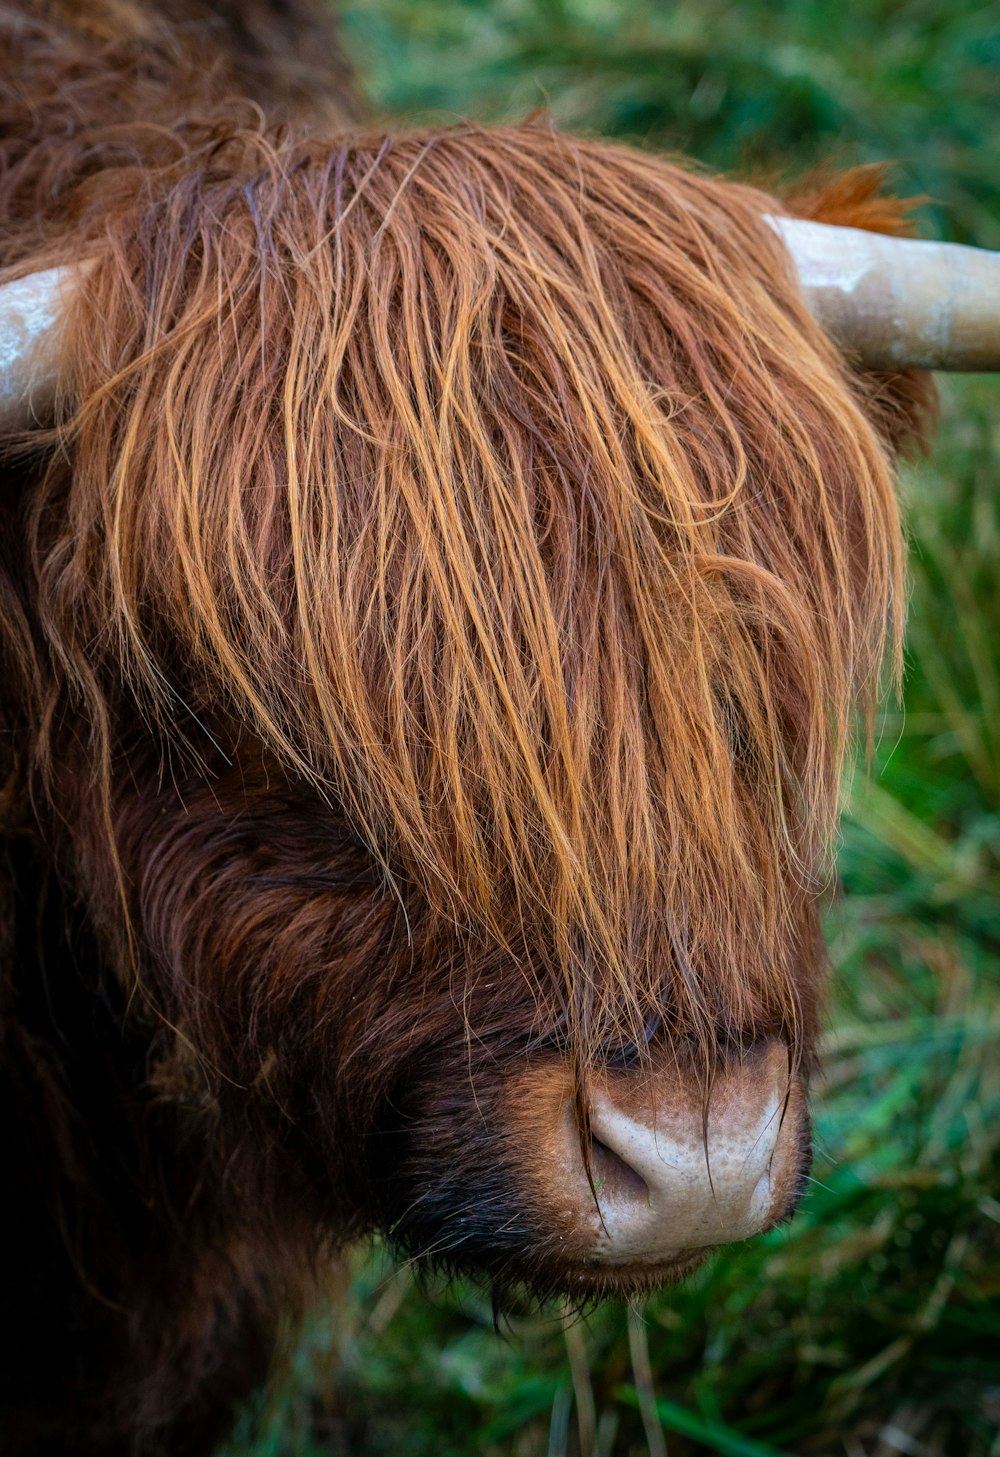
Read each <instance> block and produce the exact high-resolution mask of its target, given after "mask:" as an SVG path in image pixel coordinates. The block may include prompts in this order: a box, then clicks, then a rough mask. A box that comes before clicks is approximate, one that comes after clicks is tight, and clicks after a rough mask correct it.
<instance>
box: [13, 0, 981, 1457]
mask: <svg viewBox="0 0 1000 1457" xmlns="http://www.w3.org/2000/svg"><path fill="white" fill-rule="evenodd" d="M300 12H301V13H300ZM327 24H328V22H327V21H326V20H325V18H324V16H323V12H322V9H320V8H316V9H313V8H312V7H311V6H310V5H308V4H307V3H306V0H297V3H289V4H288V5H287V7H286V6H285V5H282V4H281V3H280V0H274V3H273V5H270V4H269V3H268V0H258V4H257V5H256V6H251V7H249V8H248V7H243V8H242V10H241V9H240V7H238V6H232V7H230V9H229V10H227V9H226V8H225V7H217V8H216V10H215V11H214V12H213V16H211V17H208V18H205V17H204V16H202V15H201V14H200V10H199V7H198V6H197V4H195V3H193V0H192V3H190V4H188V5H184V6H177V7H176V13H175V15H174V17H173V19H172V20H171V21H170V22H169V23H168V22H167V21H166V20H164V19H162V18H160V16H159V15H156V16H153V17H152V18H151V17H150V16H149V15H148V14H146V13H145V12H144V11H143V9H142V7H132V6H130V5H129V4H128V3H126V0H121V3H114V0H107V3H106V4H105V5H103V6H102V5H91V6H84V5H82V4H80V5H79V7H78V8H77V7H75V6H74V5H73V4H72V3H71V0H67V3H66V4H64V5H60V4H57V3H55V0H53V3H51V4H46V3H43V0H37V3H28V4H26V5H24V6H22V7H21V8H19V9H18V10H17V11H16V12H12V11H11V10H9V9H5V10H4V11H3V12H2V13H0V29H2V33H3V81H2V93H0V147H2V168H0V218H2V229H0V237H2V241H0V265H2V266H3V267H4V269H5V270H6V271H5V272H4V273H3V274H2V275H0V283H2V285H3V287H2V289H0V337H2V336H3V334H4V330H5V329H6V330H7V333H8V336H9V338H10V339H14V324H15V323H16V320H17V318H18V317H20V318H21V323H22V325H23V331H22V338H21V339H20V342H18V341H17V340H14V343H13V344H11V345H10V346H9V348H8V360H7V364H8V367H7V373H6V375H5V376H4V379H5V384H4V386H3V388H4V390H5V391H6V393H5V394H3V398H2V400H0V408H2V409H3V419H4V429H3V456H2V459H3V477H4V479H3V490H2V493H0V513H2V527H0V663H2V674H3V678H2V682H3V695H2V702H0V715H2V718H0V722H2V728H3V733H2V737H0V786H2V788H0V834H2V846H3V858H2V862H0V995H2V1001H0V1011H2V1038H3V1042H2V1056H0V1083H2V1104H0V1106H2V1110H3V1111H2V1118H3V1120H4V1123H3V1127H4V1135H5V1141H4V1157H5V1162H6V1165H7V1168H8V1171H9V1172H8V1180H9V1185H8V1194H7V1197H6V1198H5V1200H4V1203H3V1239H2V1251H3V1260H4V1271H5V1273H4V1277H3V1292H4V1302H5V1306H4V1317H3V1331H4V1340H5V1351H4V1356H3V1360H2V1362H0V1385H2V1387H3V1396H4V1401H5V1407H6V1412H7V1421H8V1429H9V1438H8V1441H9V1446H8V1448H7V1449H6V1450H11V1451H16V1452H46V1451H51V1452H57V1451H58V1452H62V1451H65V1450H67V1449H68V1448H72V1450H74V1451H79V1452H89V1453H102V1454H111V1453H125V1452H127V1451H139V1452H143V1453H159V1452H170V1453H197V1452H208V1451H210V1450H211V1448H212V1446H213V1444H214V1443H215V1442H216V1441H217V1440H218V1439H219V1436H220V1434H221V1433H222V1432H223V1431H224V1430H225V1427H226V1424H227V1423H228V1421H229V1420H230V1419H231V1415H232V1412H233V1409H234V1406H235V1404H236V1403H237V1402H238V1401H239V1400H240V1399H241V1398H242V1397H244V1396H245V1395H246V1393H247V1392H248V1391H249V1390H250V1389H251V1388H252V1386H253V1385H254V1383H256V1382H258V1381H259V1380H260V1379H261V1378H262V1377H263V1376H264V1375H265V1373H266V1371H267V1368H268V1363H269V1361H270V1359H271V1356H272V1353H273V1350H274V1348H275V1344H276V1342H277V1338H278V1333H279V1331H280V1330H281V1329H283V1328H284V1326H285V1325H286V1324H287V1323H288V1321H289V1314H290V1313H294V1311H296V1310H297V1309H301V1308H302V1306H303V1304H304V1303H305V1302H306V1301H307V1300H308V1299H309V1298H311V1292H312V1289H313V1282H314V1281H315V1280H319V1279H321V1278H322V1272H323V1271H324V1270H325V1269H326V1268H328V1266H329V1262H330V1260H331V1257H332V1256H333V1255H335V1253H336V1252H337V1250H339V1249H340V1248H341V1247H343V1246H344V1244H345V1243H346V1242H348V1241H350V1240H353V1239H355V1238H356V1237H358V1236H360V1235H363V1234H364V1233H365V1232H367V1231H372V1230H376V1229H378V1230H382V1231H383V1232H385V1233H386V1234H387V1235H388V1237H389V1239H390V1240H391V1242H392V1243H393V1245H394V1246H395V1247H396V1248H397V1249H398V1250H400V1251H403V1252H405V1253H406V1254H408V1255H412V1256H419V1257H420V1258H421V1259H422V1260H423V1261H425V1262H428V1263H436V1264H438V1265H440V1266H443V1267H445V1268H447V1269H458V1270H462V1271H469V1272H471V1273H474V1274H476V1275H478V1276H479V1277H481V1278H483V1279H484V1280H486V1281H487V1282H490V1283H491V1284H492V1285H493V1287H494V1289H495V1291H496V1292H497V1298H498V1300H501V1301H502V1300H504V1299H505V1298H506V1296H507V1294H508V1292H510V1291H511V1290H514V1289H522V1288H526V1289H528V1290H529V1291H531V1292H533V1293H534V1294H536V1295H538V1296H541V1297H544V1296H545V1295H547V1294H549V1293H556V1292H561V1293H565V1294H568V1295H569V1296H570V1297H572V1298H573V1299H576V1300H580V1299H586V1298H590V1297H596V1296H600V1295H603V1294H605V1293H615V1292H623V1293H628V1292H635V1291H640V1290H643V1289H645V1288H647V1287H651V1286H653V1285H656V1284H660V1283H663V1282H665V1281H669V1280H672V1279H675V1278H679V1277H680V1276H682V1275H683V1274H684V1273H685V1272H686V1271H688V1270H689V1269H691V1268H692V1267H693V1266H694V1265H695V1264H696V1263H698V1261H700V1260H701V1259H702V1258H703V1257H704V1256H705V1254H706V1252H707V1251H708V1249H709V1248H710V1247H712V1246H713V1245H717V1244H719V1243H721V1242H723V1241H726V1240H731V1239H739V1238H743V1237H745V1236H748V1235H751V1234H753V1233H755V1232H756V1231H758V1230H761V1229H764V1228H767V1227H770V1226H772V1225H773V1224H775V1223H776V1222H778V1221H780V1220H782V1219H784V1218H786V1217H787V1216H788V1215H789V1214H790V1213H791V1211H792V1210H793V1208H794V1206H795V1203H796V1200H797V1199H798V1197H799V1193H800V1190H801V1187H802V1181H803V1178H804V1175H805V1171H806V1167H807V1163H808V1145H809V1138H808V1120H807V1112H806V1082H807V1078H808V1075H809V1071H810V1067H811V1064H812V1057H813V1052H812V1049H813V1044H814V1039H815V1032H816V1026H817V1015H818V1013H817V1006H818V1000H819V996H820V992H821V982H822V975H823V952H822V945H821V939H820V932H819V927H818V913H817V894H818V892H819V891H820V889H821V888H822V885H823V883H824V878H825V876H826V875H827V855H828V847H829V844H830V840H831V835H832V831H833V828H834V824H835V817H836V812H837V798H838V783H839V780H840V774H841V767H842V764H843V761H844V757H845V754H846V753H847V752H848V750H849V748H850V744H851V739H852V724H853V722H854V717H855V715H857V714H860V716H861V718H862V719H863V717H864V715H865V714H866V713H869V712H870V710H871V707H872V704H873V702H874V697H875V693H876V689H877V685H878V681H879V675H880V670H881V665H882V663H883V659H884V657H885V655H886V647H887V644H888V645H889V662H890V671H891V665H892V664H893V663H894V664H895V665H896V666H897V667H898V661H899V627H900V614H901V610H902V602H903V565H902V558H903V550H902V538H901V533H900V525H899V519H898V515H897V507H896V502H895V497H894V490H893V474H894V463H895V457H896V453H897V451H898V449H899V447H900V446H901V444H903V443H905V441H906V440H908V439H912V438H914V437H916V436H918V435H919V434H920V432H921V430H922V429H923V426H924V421H925V419H926V414H927V408H928V404H929V398H930V396H929V390H928V388H927V384H926V380H927V376H926V375H921V374H918V373H915V372H913V371H910V370H907V369H903V368H894V369H891V370H886V369H882V370H881V371H876V370H874V369H873V368H872V367H871V361H872V360H874V361H875V362H876V363H882V364H886V363H889V364H891V363H892V358H891V349H892V348H893V347H894V344H893V340H892V339H889V340H888V342H887V343H884V346H879V347H884V348H885V349H886V350H888V351H889V354H888V355H887V357H886V359H883V360H879V358H878V354H877V349H876V350H875V351H874V352H871V351H869V353H868V354H867V355H865V356H864V359H862V360H859V359H858V358H857V356H855V362H854V364H853V365H852V364H849V363H846V362H845V360H844V358H843V357H842V356H841V353H840V352H838V349H837V347H836V345H835V344H834V343H833V342H832V340H831V338H830V337H829V335H828V333H827V332H826V331H825V330H824V329H823V327H821V325H820V324H819V323H818V322H817V321H816V320H815V319H814V317H813V316H812V314H811V313H810V310H809V308H808V307H807V304H806V301H805V299H804V296H803V293H802V289H801V287H800V284H799V282H798V279H797V277H796V272H795V268H794V267H793V264H792V260H791V257H790V254H789V251H788V249H787V247H786V246H785V242H784V241H783V238H782V235H781V232H780V229H781V227H782V226H784V227H786V230H787V223H782V222H781V221H780V220H781V219H787V218H788V217H790V216H791V215H792V214H793V213H797V214H798V216H800V217H804V218H807V219H813V220H818V221H819V222H822V223H826V224H848V225H851V226H853V227H861V228H869V227H871V228H875V229H881V230H883V231H888V232H899V231H902V230H903V229H904V225H903V224H902V223H901V221H900V217H901V210H900V208H899V206H898V205H897V204H894V203H891V202H886V201H884V200H880V199H879V198H878V197H877V196H876V194H875V188H874V182H873V179H872V177H871V176H870V175H869V174H852V175H850V176H848V177H846V178H841V179H836V180H834V181H833V182H832V183H830V184H829V185H828V186H827V187H826V188H825V189H824V190H823V191H822V192H820V193H817V194H815V195H813V196H802V197H800V198H799V199H798V201H797V202H796V203H789V202H788V201H787V200H786V201H785V202H780V201H778V200H776V199H775V198H774V197H771V196H767V195H765V194H763V193H760V192H758V191H755V190H753V189H752V188H749V187H744V186H739V185H736V184H734V183H730V182H723V181H719V180H715V179H713V178H710V177H706V176H704V175H701V174H699V173H696V172H692V171H689V170H685V169H683V168H682V167H680V166H677V165H675V164H672V163H667V162H665V161H663V160H662V159H660V158H658V157H654V156H648V155H644V154H642V153H640V152H637V151H633V150H630V149H628V148H625V147H622V146H616V145H612V144H610V143H606V142H598V141H586V140H580V139H578V138H574V137H571V136H566V135H562V134H560V133H559V132H558V131H557V130H555V129H554V128H553V127H552V126H551V125H550V124H549V123H548V122H547V121H544V120H541V121H536V122H533V123H530V124H525V125H521V126H513V127H507V128H492V129H491V128H484V127H477V126H474V125H463V126H456V127H452V128H444V129H425V130H410V131H407V130H400V131H396V132H390V133H386V132H384V131H381V130H378V129H370V130H366V129H364V128H362V127H361V126H360V125H359V124H358V122H357V120H356V115H355V107H354V105H353V102H352V101H351V99H350V95H349V87H348V83H347V80H346V72H345V71H344V69H343V67H342V65H341V63H340V61H339V59H338V55H339V53H338V51H337V48H336V38H335V36H334V35H332V34H330V33H328V32H327V30H326V29H325V27H326V26H327ZM297 26H298V27H300V28H299V29H297V28H296V27H297ZM303 37H304V38H303ZM324 37H327V38H326V39H325V40H324V39H323V38H324ZM769 219H772V220H773V219H778V220H779V221H778V222H777V225H775V224H774V223H773V222H772V221H769ZM785 236H788V234H787V231H786V234H785ZM817 236H818V235H817ZM822 236H823V237H827V236H829V235H828V234H826V233H824V234H823V235H822ZM909 246H914V247H916V246H918V245H909ZM50 270H58V271H57V272H55V273H53V272H50ZM25 280H27V281H28V282H27V284H25ZM40 280H41V281H42V282H41V283H40V282H39V281H40ZM43 283H44V286H45V287H46V288H48V289H49V292H48V293H47V294H46V298H47V299H48V305H47V306H46V308H47V312H46V309H42V310H41V311H40V315H39V316H41V315H45V317H46V318H48V317H49V315H51V317H52V318H53V319H57V326H56V325H53V326H52V327H51V328H48V329H47V330H43V331H42V332H41V333H39V332H38V331H37V330H36V331H35V332H34V333H32V331H31V329H30V328H29V324H30V319H28V312H30V311H28V312H26V311H25V308H24V306H23V299H24V297H25V294H24V289H25V287H27V288H28V289H37V288H39V287H42V284H43ZM50 285H51V287H50ZM817 289H818V290H819V291H822V280H820V283H819V284H817ZM18 290H21V292H20V293H19V292H18ZM18 299H20V300H21V301H22V303H21V304H20V305H18V303H17V300H18ZM18 307H20V308H21V314H20V315H18V313H17V310H18ZM876 312H877V310H876ZM3 320H6V323H4V322H2V321H3ZM26 320H27V322H25V321H26ZM948 347H949V348H951V347H952V345H951V344H949V346H948ZM955 347H959V346H955ZM959 352H960V349H959ZM918 354H919V351H917V353H913V352H912V351H911V353H910V356H909V357H910V359H913V360H915V361H916V362H918V363H928V362H930V363H933V362H936V360H935V359H933V358H932V359H930V360H927V359H924V358H922V357H918ZM865 360H867V362H865ZM25 371H27V372H25ZM0 393H2V391H0Z"/></svg>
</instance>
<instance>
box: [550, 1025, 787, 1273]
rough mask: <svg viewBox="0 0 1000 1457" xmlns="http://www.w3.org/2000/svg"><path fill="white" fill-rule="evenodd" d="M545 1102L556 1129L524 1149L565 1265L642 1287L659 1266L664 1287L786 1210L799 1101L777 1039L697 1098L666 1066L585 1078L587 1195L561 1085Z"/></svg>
mask: <svg viewBox="0 0 1000 1457" xmlns="http://www.w3.org/2000/svg"><path fill="white" fill-rule="evenodd" d="M538 1090H539V1088H538V1085H537V1084H536V1091H538ZM526 1092H527V1088H525V1093H526ZM545 1101H546V1102H547V1103H548V1108H549V1115H548V1118H553V1120H554V1122H555V1125H556V1126H555V1127H554V1128H553V1126H552V1123H549V1128H548V1129H547V1130H546V1133H547V1137H546V1136H544V1135H543V1138H542V1140H541V1142H542V1144H543V1145H547V1147H546V1148H545V1149H544V1152H543V1149H542V1148H541V1147H537V1145H536V1147H537V1153H538V1154H539V1155H541V1157H535V1158H533V1159H532V1160H531V1163H532V1168H533V1170H534V1171H535V1177H536V1180H537V1183H536V1198H537V1197H538V1196H539V1195H540V1196H541V1199H542V1201H543V1203H544V1204H545V1205H546V1206H547V1207H548V1209H549V1211H550V1213H551V1216H552V1218H553V1221H554V1222H555V1223H557V1224H558V1227H559V1229H560V1240H561V1244H562V1251H563V1255H564V1258H566V1259H567V1260H568V1261H570V1262H571V1263H572V1264H574V1265H577V1266H583V1267H590V1268H594V1267H595V1266H596V1267H599V1268H601V1267H604V1268H608V1270H609V1275H610V1273H611V1270H612V1268H613V1267H619V1268H621V1269H622V1270H623V1273H624V1269H623V1267H626V1266H627V1267H630V1269H631V1270H632V1271H637V1272H638V1271H645V1272H646V1273H647V1274H648V1275H649V1277H650V1278H656V1273H657V1268H658V1267H659V1268H660V1269H661V1270H662V1271H663V1274H664V1276H666V1275H667V1274H669V1273H670V1268H669V1267H670V1265H671V1264H672V1263H673V1264H678V1263H680V1264H684V1263H688V1264H690V1262H691V1258H692V1256H694V1255H696V1254H697V1252H698V1251H703V1250H705V1249H707V1248H709V1247H710V1246H713V1245H719V1244H726V1243H729V1242H731V1241H733V1240H741V1239H747V1238H748V1237H749V1236H750V1235H753V1234H757V1233H759V1232H760V1231H761V1230H763V1229H766V1228H767V1227H769V1226H770V1225H772V1224H774V1223H776V1222H777V1221H778V1220H779V1219H780V1218H781V1217H782V1216H783V1215H784V1214H786V1213H787V1212H788V1210H789V1209H790V1208H791V1207H792V1205H793V1204H794V1202H795V1198H796V1194H797V1190H798V1186H799V1183H800V1178H801V1173H802V1170H803V1164H804V1162H805V1156H806V1144H807V1138H806V1116H805V1098H804V1095H803V1092H802V1088H801V1084H800V1082H799V1079H798V1078H797V1077H796V1076H793V1075H791V1074H790V1072H789V1060H788V1051H787V1048H786V1047H785V1046H784V1044H783V1043H781V1042H779V1041H777V1040H772V1041H768V1042H765V1043H763V1044H759V1045H757V1046H756V1047H755V1048H754V1049H753V1050H752V1051H751V1052H750V1053H749V1054H747V1055H746V1056H745V1057H744V1058H743V1059H742V1060H738V1061H736V1062H734V1063H733V1064H732V1065H731V1066H729V1067H727V1068H725V1069H723V1070H720V1071H718V1072H717V1073H716V1075H715V1077H714V1079H713V1081H712V1084H711V1089H710V1092H709V1094H708V1095H707V1099H706V1093H705V1089H704V1085H703V1083H702V1081H701V1079H700V1078H699V1077H697V1076H695V1075H694V1074H687V1075H685V1074H684V1073H683V1072H682V1070H681V1069H680V1068H679V1067H678V1066H677V1065H676V1064H675V1062H674V1061H673V1059H672V1058H668V1059H666V1060H665V1061H664V1063H663V1065H662V1066H660V1067H659V1068H654V1069H652V1070H651V1071H648V1072H646V1073H645V1074H640V1073H629V1072H621V1073H618V1072H612V1071H608V1072H605V1073H603V1074H601V1075H600V1076H599V1077H595V1078H594V1080H593V1083H592V1085H591V1087H590V1089H589V1115H590V1133H591V1149H590V1173H591V1176H592V1181H593V1187H591V1180H590V1179H588V1177H587V1172H586V1169H585V1166H584V1161H583V1157H582V1155H581V1149H580V1136H579V1131H578V1129H577V1126H576V1120H575V1117H574V1114H573V1107H572V1097H571V1095H570V1094H569V1093H568V1091H567V1089H566V1085H565V1084H563V1095H562V1098H561V1099H560V1100H559V1104H558V1107H557V1106H556V1102H555V1099H554V1097H553V1096H552V1095H551V1094H550V1095H549V1097H548V1098H547V1099H546V1100H545ZM535 1112H536V1117H537V1112H538V1109H537V1105H536V1110H535ZM548 1118H546V1120H545V1121H547V1122H548ZM532 1121H534V1119H533V1120H532ZM536 1127H537V1124H536ZM539 1131H541V1130H539ZM539 1185H540V1187H538V1186H539ZM595 1195H596V1203H595Z"/></svg>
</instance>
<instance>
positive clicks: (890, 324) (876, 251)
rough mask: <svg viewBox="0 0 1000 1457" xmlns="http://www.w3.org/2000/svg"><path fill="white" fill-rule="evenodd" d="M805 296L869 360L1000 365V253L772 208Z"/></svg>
mask: <svg viewBox="0 0 1000 1457" xmlns="http://www.w3.org/2000/svg"><path fill="white" fill-rule="evenodd" d="M767 221H768V222H769V223H770V224H771V226H772V227H773V228H774V229H775V230H776V231H777V232H778V233H779V234H780V236H781V238H782V239H783V241H784V243H785V246H786V247H787V249H788V251H789V253H791V255H792V259H793V261H794V263H795V267H796V270H797V272H798V275H799V282H800V284H801V285H802V292H803V294H804V295H805V300H806V304H807V305H808V307H809V310H810V312H811V313H812V314H813V315H814V317H815V318H816V319H817V320H818V321H819V322H820V323H821V324H822V325H823V327H824V328H825V329H826V330H827V332H828V333H829V334H831V335H832V336H833V338H834V339H835V340H836V341H837V343H838V344H839V345H841V347H842V348H844V349H845V350H849V351H851V352H852V353H854V354H856V355H858V356H859V357H860V359H861V362H862V364H864V365H866V366H867V367H868V368H869V369H949V370H1000V253H989V252H987V251H986V250H985V249H982V248H967V247H965V246H964V245H963V244H961V243H934V242H926V241H924V240H922V239H918V238H892V237H887V236H886V235H885V234H884V233H867V232H863V231H862V230H860V229H859V228H840V227H834V226H832V225H831V224H829V223H812V222H805V221H803V220H802V219H800V218H784V217H768V219H767Z"/></svg>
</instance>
